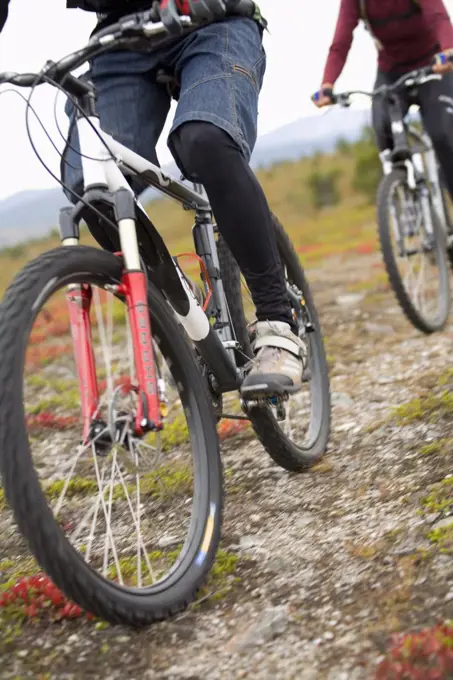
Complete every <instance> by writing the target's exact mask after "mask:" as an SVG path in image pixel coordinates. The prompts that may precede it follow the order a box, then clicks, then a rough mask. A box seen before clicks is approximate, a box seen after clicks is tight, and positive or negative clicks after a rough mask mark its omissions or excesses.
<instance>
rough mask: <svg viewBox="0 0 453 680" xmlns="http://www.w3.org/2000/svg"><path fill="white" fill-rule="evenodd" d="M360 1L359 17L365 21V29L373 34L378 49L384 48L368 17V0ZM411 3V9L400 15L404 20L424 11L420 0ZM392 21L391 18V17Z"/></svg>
mask: <svg viewBox="0 0 453 680" xmlns="http://www.w3.org/2000/svg"><path fill="white" fill-rule="evenodd" d="M358 2H359V17H360V19H361V20H362V21H363V23H364V25H365V30H367V31H368V33H369V34H370V35H371V37H372V38H373V40H374V42H375V44H376V47H377V48H378V50H381V49H382V44H381V42H380V41H379V40H378V39H377V38H376V37H375V36H374V35H373V30H372V28H371V23H370V21H369V19H368V15H367V11H366V0H358ZM409 5H410V10H409V11H408V12H407V14H405V15H404V16H401V17H398V18H399V20H404V19H410V18H411V17H412V16H413V15H414V14H420V12H421V11H422V8H421V5H420V0H409ZM389 21H391V19H389Z"/></svg>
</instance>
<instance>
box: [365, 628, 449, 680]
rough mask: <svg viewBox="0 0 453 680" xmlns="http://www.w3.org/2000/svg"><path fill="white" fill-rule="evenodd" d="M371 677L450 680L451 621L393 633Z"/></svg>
mask: <svg viewBox="0 0 453 680" xmlns="http://www.w3.org/2000/svg"><path fill="white" fill-rule="evenodd" d="M374 680H453V622H449V621H447V622H443V623H438V624H437V625H435V626H433V627H432V628H425V629H423V630H420V631H418V632H414V633H406V634H399V635H395V636H394V637H393V638H392V642H391V645H390V649H389V651H388V653H387V655H386V657H385V659H383V660H382V661H381V663H380V664H379V666H378V667H377V669H376V674H375V678H374Z"/></svg>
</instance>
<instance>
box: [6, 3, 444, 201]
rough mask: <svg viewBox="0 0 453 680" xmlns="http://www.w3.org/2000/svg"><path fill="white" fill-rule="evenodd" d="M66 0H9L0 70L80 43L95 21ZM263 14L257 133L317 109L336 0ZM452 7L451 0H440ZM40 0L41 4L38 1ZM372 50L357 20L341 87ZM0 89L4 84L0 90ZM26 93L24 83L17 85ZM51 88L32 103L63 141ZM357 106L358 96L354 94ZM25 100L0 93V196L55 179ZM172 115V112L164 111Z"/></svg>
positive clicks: (367, 71)
mask: <svg viewBox="0 0 453 680" xmlns="http://www.w3.org/2000/svg"><path fill="white" fill-rule="evenodd" d="M65 4H66V3H65V1H64V0H46V1H45V2H38V1H37V0H11V2H10V12H9V18H8V21H7V24H6V26H5V28H4V30H3V32H2V34H1V35H0V70H1V71H10V70H11V71H19V72H26V71H34V72H36V71H39V69H40V68H41V67H42V65H43V64H44V63H45V62H46V60H47V59H54V60H57V59H58V58H60V57H62V56H63V55H65V54H67V53H68V52H70V51H72V50H74V49H77V48H79V47H81V46H82V45H83V44H84V42H85V41H86V40H87V38H88V36H89V33H90V31H91V29H92V28H93V26H94V23H95V19H94V16H93V15H91V14H90V13H88V12H82V11H80V10H66V9H65V7H64V6H65ZM259 4H260V7H261V9H262V12H263V14H264V16H266V18H267V19H268V20H269V28H270V31H271V33H270V35H269V34H266V36H265V48H266V52H267V55H268V60H267V72H266V77H265V81H264V87H263V90H262V94H261V103H260V118H259V133H260V134H263V133H266V132H270V131H272V130H274V129H276V128H278V127H280V126H282V125H284V124H285V123H289V122H291V121H293V120H296V119H297V118H300V117H301V116H307V115H315V114H316V109H315V108H314V106H313V104H312V103H311V102H310V95H311V94H312V92H314V91H315V90H316V89H317V88H318V86H319V83H320V79H321V76H322V70H323V66H324V61H325V57H326V54H327V50H328V48H329V45H330V41H331V38H332V35H333V30H334V26H335V21H336V18H337V12H338V7H339V4H340V0H322V1H321V2H320V1H319V0H318V1H316V0H302V1H301V0H278V2H276V0H259ZM446 5H447V7H448V9H449V11H450V13H452V10H453V0H446ZM44 8H45V9H44ZM375 61H376V53H375V49H374V46H373V43H372V41H371V40H370V38H369V36H368V35H366V33H365V32H364V30H363V29H362V28H359V29H357V31H356V36H355V41H354V44H353V48H352V50H351V53H350V55H349V59H348V62H347V65H346V68H345V70H344V72H343V75H342V76H341V79H340V81H339V83H338V87H339V88H349V89H350V88H352V87H361V88H367V87H371V85H372V83H373V80H374V75H375ZM4 89H5V86H3V87H2V88H1V89H0V92H1V91H2V90H4ZM21 91H22V92H23V93H24V94H27V92H28V90H24V89H22V90H21ZM55 93H56V90H54V89H52V88H50V87H48V86H47V85H43V86H41V87H39V88H37V90H36V92H35V94H34V97H33V103H34V106H35V108H36V109H37V112H38V113H39V115H40V117H41V118H42V120H43V122H44V123H45V125H46V127H47V128H48V130H49V132H50V133H51V134H52V138H53V139H54V140H55V141H56V142H57V143H58V144H59V146H60V147H61V144H62V143H61V140H60V139H59V135H58V131H57V129H56V127H55V124H54V122H53V116H54V103H55ZM357 105H358V106H363V105H364V102H363V100H362V101H360V103H359V102H358V104H357ZM62 106H63V97H62V95H59V99H58V103H57V111H58V116H57V117H58V120H59V122H60V125H61V127H62V128H63V129H64V131H65V130H66V119H65V115H64V113H63V112H62ZM24 114H25V104H24V102H23V101H22V100H21V99H20V98H19V97H18V95H17V94H15V93H14V92H7V93H5V94H2V96H1V97H0V199H2V198H5V197H6V196H8V195H10V194H13V193H15V192H17V191H20V190H23V189H37V188H44V187H52V186H56V183H55V180H53V179H52V177H50V175H48V174H47V172H46V171H45V170H44V168H42V166H41V165H40V164H39V161H38V160H37V159H36V157H35V156H34V154H33V151H32V150H31V148H30V145H29V142H28V139H27V136H26V132H25V125H24ZM170 115H171V114H170ZM169 124H170V121H168V123H167V126H166V128H165V130H164V133H163V135H162V137H161V139H160V142H159V145H158V153H159V158H160V161H161V162H163V163H165V162H166V161H168V160H169V158H170V154H169V152H168V149H167V146H166V133H167V131H168V127H169ZM33 133H34V134H33V138H34V139H35V140H36V144H37V146H38V148H39V150H40V152H41V154H42V156H43V157H44V158H45V160H46V162H47V163H48V164H49V165H50V166H51V168H52V169H53V171H54V172H55V173H58V163H59V158H58V156H57V154H56V153H55V152H54V151H53V150H52V149H51V148H50V144H49V142H48V141H47V140H45V138H44V137H43V136H42V134H40V132H39V129H38V128H37V126H36V125H33Z"/></svg>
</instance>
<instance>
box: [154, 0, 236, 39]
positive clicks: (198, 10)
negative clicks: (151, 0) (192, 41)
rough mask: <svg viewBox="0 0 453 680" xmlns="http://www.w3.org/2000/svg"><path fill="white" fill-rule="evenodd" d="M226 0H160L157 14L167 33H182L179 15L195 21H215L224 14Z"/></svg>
mask: <svg viewBox="0 0 453 680" xmlns="http://www.w3.org/2000/svg"><path fill="white" fill-rule="evenodd" d="M226 4H227V3H226V0H160V5H159V15H160V18H161V21H162V23H163V24H164V26H165V27H166V29H167V31H169V33H175V34H177V35H178V34H180V33H182V26H181V22H180V19H179V17H180V16H181V15H185V16H189V17H190V18H191V19H193V20H194V21H195V22H203V21H216V20H218V19H222V18H223V17H224V16H225V14H226Z"/></svg>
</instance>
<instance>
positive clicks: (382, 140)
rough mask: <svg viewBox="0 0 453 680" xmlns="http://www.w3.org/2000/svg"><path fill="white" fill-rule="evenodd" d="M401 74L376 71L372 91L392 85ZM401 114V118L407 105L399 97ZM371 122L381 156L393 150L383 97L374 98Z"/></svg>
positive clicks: (406, 102) (390, 129) (407, 107)
mask: <svg viewBox="0 0 453 680" xmlns="http://www.w3.org/2000/svg"><path fill="white" fill-rule="evenodd" d="M400 75H401V74H391V73H383V72H382V71H378V73H377V77H376V82H375V84H374V89H377V88H378V87H381V86H382V85H392V84H393V83H394V82H395V81H396V80H397V79H398V78H399V77H400ZM399 99H400V106H401V113H402V115H403V117H404V116H405V115H406V113H407V111H408V109H409V103H408V101H407V99H406V98H405V97H404V96H400V97H399ZM371 120H372V125H373V129H374V134H375V139H376V146H377V148H378V151H379V153H380V154H381V158H382V154H383V153H384V152H387V151H391V150H392V149H393V136H392V127H391V122H390V116H389V112H388V106H387V102H386V100H385V98H384V97H381V96H377V97H374V99H373V103H372V108H371Z"/></svg>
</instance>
